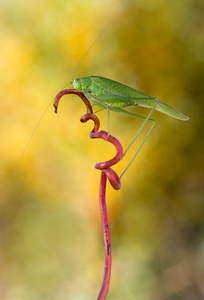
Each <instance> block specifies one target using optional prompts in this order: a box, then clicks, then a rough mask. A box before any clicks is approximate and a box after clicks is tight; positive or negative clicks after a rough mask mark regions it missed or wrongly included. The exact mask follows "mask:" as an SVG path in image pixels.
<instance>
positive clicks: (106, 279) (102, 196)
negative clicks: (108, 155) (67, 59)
mask: <svg viewBox="0 0 204 300" xmlns="http://www.w3.org/2000/svg"><path fill="white" fill-rule="evenodd" d="M66 94H75V95H77V96H79V97H80V98H81V99H82V101H83V102H84V104H85V106H86V110H87V111H86V114H85V115H83V116H82V117H81V119H80V121H81V122H82V123H85V122H87V121H88V120H92V121H93V122H94V127H93V130H92V131H91V133H90V138H92V139H96V138H101V139H103V140H105V141H107V142H109V143H111V144H113V145H114V146H115V148H116V155H115V157H114V158H112V159H110V160H108V161H105V162H100V163H97V164H95V168H96V169H98V170H101V179H100V187H99V206H100V213H101V220H102V229H103V239H104V250H105V263H104V275H103V282H102V286H101V290H100V293H99V295H98V298H97V300H105V299H106V296H107V293H108V289H109V285H110V277H111V241H110V230H109V222H108V214H107V208H106V183H107V179H108V180H109V182H110V184H111V186H112V187H113V188H114V189H115V190H119V189H120V187H121V183H120V178H119V176H118V175H117V174H116V172H115V171H114V170H113V169H111V168H110V167H111V166H113V165H115V164H116V163H117V162H119V161H120V160H121V159H122V157H123V148H122V145H121V144H120V142H119V141H118V140H117V139H116V138H115V137H113V136H111V135H109V134H108V133H107V132H106V131H99V127H100V121H99V119H98V117H97V116H96V115H94V114H93V111H92V107H91V104H90V102H89V100H88V99H87V98H86V97H85V95H84V94H83V93H82V92H79V91H77V90H74V89H66V90H62V91H60V92H59V93H58V94H57V95H56V97H55V99H54V103H53V105H54V107H55V112H56V113H57V108H58V103H59V100H60V98H61V97H62V96H63V95H66Z"/></svg>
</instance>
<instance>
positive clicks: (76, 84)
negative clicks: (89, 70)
mask: <svg viewBox="0 0 204 300" xmlns="http://www.w3.org/2000/svg"><path fill="white" fill-rule="evenodd" d="M72 84H73V87H74V88H75V89H76V90H79V91H81V90H82V86H81V80H80V78H76V79H74V80H73V81H72Z"/></svg>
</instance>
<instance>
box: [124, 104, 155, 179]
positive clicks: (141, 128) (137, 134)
mask: <svg viewBox="0 0 204 300" xmlns="http://www.w3.org/2000/svg"><path fill="white" fill-rule="evenodd" d="M158 102H159V100H158V101H157V102H156V103H155V105H154V107H153V108H152V109H151V111H150V112H149V114H148V116H147V117H146V118H145V117H142V119H145V121H144V122H143V123H142V125H141V126H140V128H139V130H138V132H137V133H136V135H135V137H134V138H133V140H132V141H131V143H130V144H129V146H128V147H127V149H126V150H125V152H124V155H125V154H126V153H127V152H128V150H129V149H130V147H131V146H132V145H133V143H134V142H135V140H136V139H137V138H138V136H139V134H140V133H141V131H142V130H143V128H144V126H145V125H146V123H147V122H148V121H151V122H153V124H152V126H151V128H150V129H149V131H148V133H147V134H146V136H145V137H144V139H143V141H142V142H141V144H140V146H139V147H138V149H137V151H136V152H135V154H134V155H133V157H132V158H131V160H130V162H129V163H128V164H127V166H126V168H125V169H124V171H123V172H122V174H121V175H120V178H122V176H123V175H124V174H125V172H126V171H127V170H128V168H129V167H130V165H131V164H132V162H133V161H134V159H135V158H136V156H137V154H138V153H139V151H140V149H141V148H142V146H143V145H144V143H145V142H146V140H147V138H148V136H149V135H150V133H151V132H152V130H153V128H154V126H155V124H156V121H155V120H154V119H150V116H151V115H152V113H153V111H154V110H155V108H156V106H157V104H158ZM136 117H138V115H136Z"/></svg>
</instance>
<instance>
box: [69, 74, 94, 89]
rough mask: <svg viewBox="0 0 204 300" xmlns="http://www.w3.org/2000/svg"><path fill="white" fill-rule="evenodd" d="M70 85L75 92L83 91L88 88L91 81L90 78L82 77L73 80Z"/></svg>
mask: <svg viewBox="0 0 204 300" xmlns="http://www.w3.org/2000/svg"><path fill="white" fill-rule="evenodd" d="M72 83H73V86H74V88H75V89H76V90H78V91H85V90H88V89H89V88H90V85H91V83H92V81H91V78H90V77H83V78H76V79H74V80H73V82H72Z"/></svg>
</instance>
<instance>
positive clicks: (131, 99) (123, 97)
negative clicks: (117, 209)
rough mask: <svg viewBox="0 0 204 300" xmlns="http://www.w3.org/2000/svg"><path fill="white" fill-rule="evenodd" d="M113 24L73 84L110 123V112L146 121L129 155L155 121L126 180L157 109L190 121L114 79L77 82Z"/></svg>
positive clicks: (87, 79) (93, 77) (81, 80)
mask: <svg viewBox="0 0 204 300" xmlns="http://www.w3.org/2000/svg"><path fill="white" fill-rule="evenodd" d="M111 23H112V22H110V23H109V24H108V25H107V26H106V27H105V29H104V30H103V31H102V32H101V34H100V35H99V36H98V37H97V39H96V40H95V41H94V42H93V44H92V45H91V46H90V47H89V48H88V50H87V51H86V53H85V54H84V55H83V56H82V58H81V60H80V61H79V63H78V65H77V67H76V69H75V71H74V73H73V77H72V81H71V82H70V83H72V84H73V86H74V88H75V89H76V90H79V91H82V92H83V93H84V95H85V96H86V97H87V98H88V99H90V100H91V101H92V102H93V103H94V104H95V105H97V106H99V107H101V108H102V109H107V111H108V122H109V110H111V111H115V112H118V113H123V114H126V115H130V116H133V117H137V118H140V119H143V120H144V122H143V124H142V125H141V127H140V129H139V130H138V132H137V134H136V135H135V137H134V138H133V140H132V142H131V143H130V145H129V146H128V147H127V149H126V150H125V152H124V155H125V154H126V153H127V151H128V150H129V148H130V147H131V146H132V144H133V143H134V141H135V140H136V138H137V137H138V135H139V134H140V132H141V131H142V129H143V128H144V126H145V124H146V123H147V121H151V122H152V123H153V124H152V126H151V128H150V130H149V131H148V133H147V134H146V136H145V138H144V140H143V141H142V143H141V145H140V146H139V148H138V149H137V151H136V153H135V154H134V156H133V158H132V159H131V161H130V162H129V164H128V165H127V167H126V168H125V170H124V171H123V172H122V174H121V176H120V177H122V176H123V175H124V173H125V172H126V171H127V169H128V168H129V166H130V165H131V163H132V162H133V160H134V159H135V157H136V156H137V154H138V152H139V151H140V149H141V148H142V146H143V144H144V143H145V141H146V139H147V138H148V136H149V134H150V133H151V131H152V129H153V128H154V126H155V124H156V122H155V120H154V119H150V116H151V114H152V113H153V111H154V110H157V111H160V112H162V113H164V114H167V115H169V116H171V117H173V118H176V119H179V120H182V121H187V120H188V119H189V118H188V117H187V116H185V115H183V114H182V113H180V112H179V111H177V110H175V109H174V108H172V107H170V106H168V105H167V104H165V103H162V102H160V101H159V98H158V97H149V96H147V95H145V94H143V93H141V92H139V91H137V90H135V89H133V88H130V87H128V86H126V85H124V84H121V83H119V82H116V81H113V80H111V79H107V78H104V77H100V76H90V77H83V78H76V79H74V80H73V78H74V74H75V73H76V71H77V69H78V67H79V65H80V64H81V62H82V60H83V59H84V58H85V56H86V55H87V53H88V52H89V51H90V50H91V49H92V48H93V46H94V45H95V44H96V42H97V41H98V40H99V39H100V38H101V36H102V35H103V34H104V33H105V32H106V30H107V28H108V27H109V26H110V24H111ZM67 85H68V84H67ZM67 85H66V86H67ZM51 102H52V101H51ZM51 102H50V103H49V105H48V106H47V108H46V110H45V111H44V113H43V114H42V116H41V117H40V119H39V121H38V123H37V125H36V127H35V129H34V131H33V133H32V135H31V137H30V138H29V140H28V142H27V144H26V146H25V149H24V150H23V153H22V155H21V157H20V159H19V161H18V162H17V164H16V167H15V168H14V170H13V172H12V174H11V176H10V179H11V177H12V176H13V174H14V172H15V170H16V168H17V166H18V165H19V163H20V161H21V159H22V157H23V155H24V153H25V151H26V149H27V147H28V145H29V144H30V141H31V139H32V137H33V135H34V134H35V132H36V130H37V128H38V126H39V124H40V121H41V120H42V118H43V116H44V115H45V113H46V111H47V110H48V108H49V106H50V104H51ZM128 106H142V107H146V108H151V110H150V112H149V114H148V116H147V117H143V116H140V115H136V114H134V113H131V112H128V111H125V110H124V109H123V108H124V107H128ZM108 130H109V129H108ZM10 179H9V180H10Z"/></svg>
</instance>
